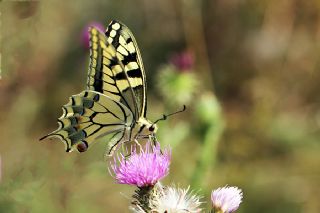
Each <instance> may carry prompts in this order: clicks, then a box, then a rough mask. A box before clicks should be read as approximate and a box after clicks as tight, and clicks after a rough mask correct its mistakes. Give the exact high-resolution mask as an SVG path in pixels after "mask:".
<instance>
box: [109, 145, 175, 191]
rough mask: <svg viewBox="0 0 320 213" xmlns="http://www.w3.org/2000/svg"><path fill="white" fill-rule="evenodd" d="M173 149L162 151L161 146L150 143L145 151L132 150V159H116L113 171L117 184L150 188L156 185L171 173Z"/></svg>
mask: <svg viewBox="0 0 320 213" xmlns="http://www.w3.org/2000/svg"><path fill="white" fill-rule="evenodd" d="M170 159H171V149H169V148H168V149H165V150H164V151H161V150H160V144H159V143H158V142H157V143H156V145H153V144H152V143H151V142H148V143H147V144H146V146H145V150H139V151H137V150H136V149H135V148H132V153H131V155H130V157H125V156H123V155H122V154H119V155H117V156H115V157H114V163H113V164H111V170H112V171H113V173H114V174H115V179H116V181H117V183H120V184H128V185H135V186H138V187H148V186H153V185H155V184H156V183H157V182H158V181H159V180H160V179H161V178H163V177H165V176H166V175H167V174H168V173H169V165H170Z"/></svg>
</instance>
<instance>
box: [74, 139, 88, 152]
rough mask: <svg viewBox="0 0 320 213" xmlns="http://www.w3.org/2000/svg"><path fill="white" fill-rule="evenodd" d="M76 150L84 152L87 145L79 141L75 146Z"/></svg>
mask: <svg viewBox="0 0 320 213" xmlns="http://www.w3.org/2000/svg"><path fill="white" fill-rule="evenodd" d="M77 149H78V151H79V152H85V151H87V149H88V143H87V142H85V141H81V142H80V143H79V144H78V145H77Z"/></svg>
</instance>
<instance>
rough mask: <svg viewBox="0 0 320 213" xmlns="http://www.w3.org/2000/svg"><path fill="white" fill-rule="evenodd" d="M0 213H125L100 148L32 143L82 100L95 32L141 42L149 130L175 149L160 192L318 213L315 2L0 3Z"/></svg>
mask: <svg viewBox="0 0 320 213" xmlns="http://www.w3.org/2000/svg"><path fill="white" fill-rule="evenodd" d="M0 5H1V6H0V10H1V14H0V20H1V24H0V28H1V35H0V36H1V42H0V48H1V49H0V50H1V51H0V53H1V67H0V69H1V80H0V94H1V101H0V106H1V111H0V120H1V123H0V141H1V142H0V159H1V161H0V163H1V164H0V166H1V167H0V172H1V173H0V212H6V213H10V212H47V213H50V212H77V213H80V212H128V211H129V210H128V205H129V203H130V196H131V194H132V192H133V191H134V187H130V186H126V185H119V184H115V182H114V179H113V178H112V177H111V176H110V174H109V172H108V170H107V166H108V164H107V162H106V161H105V158H104V153H105V147H106V142H107V141H104V140H102V141H101V142H100V143H97V144H96V145H95V146H93V147H92V148H91V149H90V150H89V151H88V152H86V153H83V154H79V153H76V152H74V153H71V154H68V153H65V152H64V147H63V144H62V143H61V142H59V141H58V140H57V141H50V140H49V141H45V142H39V141H38V139H39V138H40V137H42V136H43V135H45V134H47V133H48V132H50V131H52V130H54V129H55V128H56V127H57V124H56V119H57V118H58V117H60V115H61V113H62V110H61V106H62V105H63V104H65V103H67V101H68V97H69V96H71V95H72V94H77V93H79V92H80V91H82V90H83V89H84V88H85V82H86V72H87V67H88V58H89V57H88V56H89V50H88V48H87V43H86V40H85V37H86V30H87V27H88V26H90V25H91V24H95V25H99V24H101V25H102V26H104V27H106V26H107V24H108V23H109V22H110V21H111V20H112V19H117V20H120V21H122V22H123V23H125V24H126V25H127V26H128V27H129V28H130V29H131V30H132V32H133V34H134V35H135V37H136V39H137V42H138V44H139V47H140V50H141V53H142V58H143V61H144V65H145V69H146V74H147V82H148V118H149V119H151V120H156V119H157V118H159V117H161V116H162V114H163V113H168V112H173V111H175V110H178V109H181V108H182V106H183V104H185V105H186V106H187V111H185V112H183V113H180V114H178V115H176V116H173V117H171V118H169V119H168V120H167V121H164V122H161V123H159V125H160V127H159V132H158V139H159V140H160V142H161V144H162V145H163V146H165V145H168V144H170V146H171V147H172V149H173V150H172V154H173V159H172V164H171V170H170V174H169V176H167V177H166V178H165V179H164V180H163V183H164V184H171V183H175V184H176V185H179V186H180V187H183V188H186V187H188V185H191V188H192V189H193V190H195V191H196V192H197V193H199V194H201V195H203V196H204V198H203V201H206V202H207V203H206V204H204V205H203V206H204V207H209V206H210V199H209V195H210V191H211V190H212V189H214V188H217V187H219V186H224V185H226V184H229V185H236V186H239V187H240V188H242V189H243V192H244V200H243V204H242V205H241V207H240V209H239V210H238V212H239V213H241V212H259V213H262V212H273V213H276V212H281V213H284V212H290V213H298V212H305V213H316V212H319V211H320V202H319V201H320V187H319V186H320V144H319V139H320V108H319V107H320V95H319V91H320V84H319V82H320V72H319V68H320V64H319V63H320V60H319V57H320V49H319V48H320V46H319V45H320V15H319V14H320V13H319V12H320V2H319V1H317V0H310V1H298V0H291V1H290V0H280V1H276V0H260V1H254V0H228V1H226V0H213V1H211V0H190V1H186V0H180V1H179V0H174V1H169V0H162V1H148V0H138V1H129V0H122V1H102V0H101V1H98V0H97V1H84V0H83V1H75V0H70V1H56V2H54V1H1V2H0Z"/></svg>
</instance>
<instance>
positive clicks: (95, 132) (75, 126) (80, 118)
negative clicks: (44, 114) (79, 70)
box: [46, 90, 133, 152]
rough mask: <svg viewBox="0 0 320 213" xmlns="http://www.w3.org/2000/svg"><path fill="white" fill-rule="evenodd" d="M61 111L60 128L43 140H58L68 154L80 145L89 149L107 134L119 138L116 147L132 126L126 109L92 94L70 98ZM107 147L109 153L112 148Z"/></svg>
mask: <svg viewBox="0 0 320 213" xmlns="http://www.w3.org/2000/svg"><path fill="white" fill-rule="evenodd" d="M62 108H63V114H62V116H61V117H60V118H59V119H58V124H59V128H58V129H57V130H56V131H54V132H52V133H50V134H49V135H47V136H46V137H58V138H60V139H61V140H62V141H63V142H64V143H65V145H66V150H67V151H72V150H73V149H74V148H76V146H77V145H78V144H81V143H85V145H86V146H90V145H91V144H92V143H93V142H94V141H95V140H96V139H98V138H100V137H102V136H105V135H109V134H110V135H115V134H116V135H118V137H117V138H118V139H117V140H116V141H115V142H116V143H117V142H118V141H120V140H121V139H122V138H123V137H124V134H125V130H126V128H127V126H128V125H130V124H131V123H132V122H133V115H132V113H131V111H130V110H129V109H128V108H127V107H126V106H125V105H123V104H121V103H120V102H118V101H116V100H113V99H111V98H110V97H108V96H105V95H103V94H101V93H98V92H95V91H89V90H87V91H83V92H82V93H80V94H78V95H73V96H72V97H71V98H70V101H69V103H67V104H66V105H64V106H63V107H62ZM119 136H120V138H119ZM115 142H113V143H115ZM109 147H110V149H111V148H112V144H110V145H109ZM79 151H80V150H79ZM83 151H85V150H83ZM108 152H112V150H109V151H108Z"/></svg>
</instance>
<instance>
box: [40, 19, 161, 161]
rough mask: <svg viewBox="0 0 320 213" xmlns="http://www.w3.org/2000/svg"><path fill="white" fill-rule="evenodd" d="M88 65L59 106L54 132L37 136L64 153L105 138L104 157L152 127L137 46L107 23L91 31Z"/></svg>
mask: <svg viewBox="0 0 320 213" xmlns="http://www.w3.org/2000/svg"><path fill="white" fill-rule="evenodd" d="M89 35H90V62H89V70H88V78H87V83H86V90H84V91H82V92H81V93H80V94H77V95H73V96H71V97H70V100H69V102H68V103H67V104H66V105H64V106H63V107H62V110H63V114H62V116H61V117H60V118H58V125H59V127H58V129H57V130H55V131H53V132H51V133H49V134H48V135H46V136H44V137H42V138H41V139H40V140H43V139H45V138H51V137H56V138H59V139H61V141H63V142H64V144H65V146H66V151H67V152H71V151H73V150H75V149H77V150H78V151H79V152H84V151H86V150H87V149H88V148H89V147H90V146H91V145H92V144H93V143H94V142H95V141H96V140H97V139H99V138H101V137H104V136H109V137H108V145H107V155H109V156H112V154H113V152H114V150H115V149H116V148H117V146H118V145H119V143H120V142H121V143H122V142H126V141H134V140H136V139H137V138H138V137H139V136H141V135H142V132H144V134H145V135H149V136H150V135H154V133H155V132H156V131H157V125H156V124H155V123H152V122H151V121H149V120H148V119H147V118H146V113H147V96H146V75H145V71H144V67H143V63H142V58H141V55H140V51H139V48H138V46H137V42H136V40H135V38H134V36H133V34H132V33H131V31H130V30H129V28H128V27H127V26H125V25H124V24H122V23H121V22H119V21H115V20H113V21H111V23H110V24H109V25H108V27H107V29H106V32H105V34H103V33H101V32H100V31H99V30H98V29H96V28H94V27H91V28H90V29H89Z"/></svg>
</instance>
